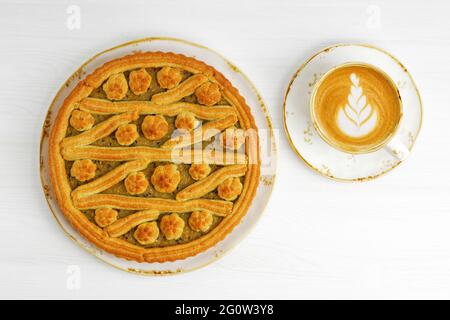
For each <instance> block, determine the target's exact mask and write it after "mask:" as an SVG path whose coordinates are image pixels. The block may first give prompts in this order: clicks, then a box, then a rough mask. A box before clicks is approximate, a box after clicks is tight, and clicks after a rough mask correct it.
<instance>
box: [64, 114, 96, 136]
mask: <svg viewBox="0 0 450 320" xmlns="http://www.w3.org/2000/svg"><path fill="white" fill-rule="evenodd" d="M94 123H95V119H94V117H93V116H92V115H91V114H90V113H89V112H86V111H81V110H73V111H72V115H71V116H70V125H71V126H72V127H73V128H75V129H76V130H78V131H86V130H89V129H90V128H92V126H93V125H94Z"/></svg>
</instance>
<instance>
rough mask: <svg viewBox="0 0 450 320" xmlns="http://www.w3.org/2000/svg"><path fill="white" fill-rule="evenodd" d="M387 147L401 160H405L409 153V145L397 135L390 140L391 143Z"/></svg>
mask: <svg viewBox="0 0 450 320" xmlns="http://www.w3.org/2000/svg"><path fill="white" fill-rule="evenodd" d="M385 149H386V150H388V151H389V152H390V153H391V154H392V155H393V156H394V157H396V158H397V159H398V160H400V161H403V160H405V159H406V158H407V157H408V155H409V149H408V147H407V146H406V145H405V144H404V143H403V142H401V141H400V139H399V138H397V137H394V138H393V139H392V140H391V141H389V143H388V144H387V145H386V146H385Z"/></svg>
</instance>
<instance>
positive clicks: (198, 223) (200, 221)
mask: <svg viewBox="0 0 450 320" xmlns="http://www.w3.org/2000/svg"><path fill="white" fill-rule="evenodd" d="M188 223H189V227H191V229H192V230H194V231H196V232H206V231H208V230H209V228H210V227H211V225H212V223H213V216H212V214H211V213H209V212H206V211H194V212H192V213H191V215H190V217H189V220H188Z"/></svg>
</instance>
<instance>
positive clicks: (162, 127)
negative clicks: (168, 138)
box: [141, 116, 169, 140]
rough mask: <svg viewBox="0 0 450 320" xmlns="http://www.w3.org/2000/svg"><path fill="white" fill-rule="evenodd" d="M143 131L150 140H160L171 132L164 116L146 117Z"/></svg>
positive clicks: (142, 127)
mask: <svg viewBox="0 0 450 320" xmlns="http://www.w3.org/2000/svg"><path fill="white" fill-rule="evenodd" d="M141 129H142V133H143V134H144V136H145V137H146V138H147V139H148V140H159V139H161V138H162V137H164V136H165V135H166V134H167V132H168V131H169V124H168V123H167V121H166V119H164V117H163V116H146V117H145V118H144V121H143V122H142V126H141Z"/></svg>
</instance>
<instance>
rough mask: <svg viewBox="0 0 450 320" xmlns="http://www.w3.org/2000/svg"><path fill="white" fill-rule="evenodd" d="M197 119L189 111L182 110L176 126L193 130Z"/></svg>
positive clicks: (176, 120)
mask: <svg viewBox="0 0 450 320" xmlns="http://www.w3.org/2000/svg"><path fill="white" fill-rule="evenodd" d="M196 123H197V120H196V119H195V117H194V115H193V114H192V113H191V112H189V111H183V112H181V113H180V114H179V115H178V116H177V118H176V119H175V128H177V129H181V130H186V131H192V130H194V128H195V127H196Z"/></svg>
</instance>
